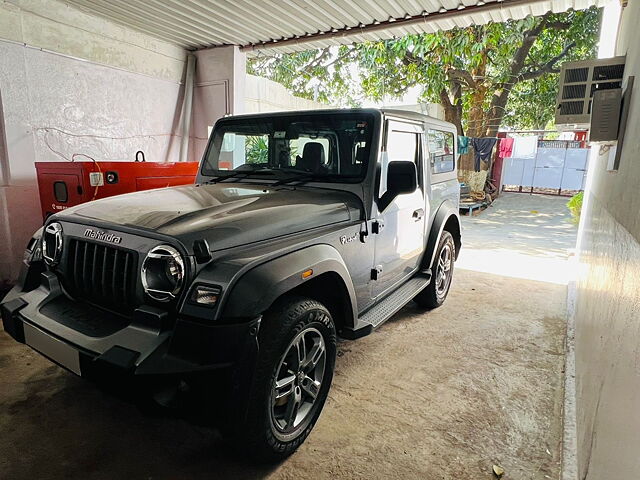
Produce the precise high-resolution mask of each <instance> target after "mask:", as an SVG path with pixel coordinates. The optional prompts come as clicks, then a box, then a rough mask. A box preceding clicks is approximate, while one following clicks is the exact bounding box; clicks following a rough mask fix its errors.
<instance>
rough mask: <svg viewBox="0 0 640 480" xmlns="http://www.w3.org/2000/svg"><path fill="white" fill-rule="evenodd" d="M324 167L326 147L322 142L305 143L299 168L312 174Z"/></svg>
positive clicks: (298, 164) (298, 163)
mask: <svg viewBox="0 0 640 480" xmlns="http://www.w3.org/2000/svg"><path fill="white" fill-rule="evenodd" d="M322 165H324V146H323V145H322V144H321V143H320V142H308V143H305V145H304V149H303V150H302V158H300V159H299V160H298V162H297V165H296V166H297V167H298V168H301V169H303V170H307V171H310V172H317V171H318V170H319V169H320V167H321V166H322Z"/></svg>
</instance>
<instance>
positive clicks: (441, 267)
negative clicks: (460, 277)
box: [413, 230, 456, 308]
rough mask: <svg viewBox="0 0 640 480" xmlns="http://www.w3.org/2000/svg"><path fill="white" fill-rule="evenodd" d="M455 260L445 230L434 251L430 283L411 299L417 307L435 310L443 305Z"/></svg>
mask: <svg viewBox="0 0 640 480" xmlns="http://www.w3.org/2000/svg"><path fill="white" fill-rule="evenodd" d="M455 258H456V245H455V242H454V241H453V237H452V236H451V234H450V233H449V232H447V231H446V230H445V231H443V232H442V236H441V237H440V243H439V244H438V248H437V250H436V256H435V261H434V265H433V270H432V276H431V283H429V286H428V287H427V288H425V289H424V290H422V291H421V292H420V293H419V294H418V295H416V296H415V297H414V299H413V300H414V301H415V302H416V303H417V304H418V305H420V306H421V307H423V308H437V307H439V306H440V305H442V304H443V303H444V301H445V299H446V298H447V294H448V293H449V287H451V279H452V278H453V263H454V260H455Z"/></svg>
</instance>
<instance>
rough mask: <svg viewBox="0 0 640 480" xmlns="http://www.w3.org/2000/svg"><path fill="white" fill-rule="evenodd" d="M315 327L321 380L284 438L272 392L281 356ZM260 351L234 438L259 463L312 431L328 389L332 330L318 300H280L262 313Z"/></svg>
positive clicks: (293, 448)
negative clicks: (301, 418) (320, 343)
mask: <svg viewBox="0 0 640 480" xmlns="http://www.w3.org/2000/svg"><path fill="white" fill-rule="evenodd" d="M309 328H314V329H316V330H317V331H319V332H320V333H321V334H322V338H323V340H324V346H325V352H326V359H325V367H324V373H323V379H322V382H321V386H320V388H319V392H318V395H317V397H316V400H315V403H314V404H313V407H312V408H311V410H310V412H309V414H308V418H309V419H310V421H309V422H308V423H307V424H305V423H306V421H305V422H302V424H301V427H302V428H300V429H299V432H296V433H295V436H294V438H291V439H289V440H288V441H282V440H281V439H279V438H277V436H276V434H274V428H276V427H275V426H274V422H273V420H272V406H271V405H272V404H271V398H272V397H271V395H272V389H273V385H274V382H275V380H276V376H277V375H278V370H279V367H280V363H281V360H282V358H283V355H285V353H286V351H287V349H288V348H289V346H290V344H291V342H292V341H293V340H294V339H295V338H296V337H297V336H298V334H299V333H300V332H302V331H304V330H306V329H309ZM258 343H259V354H258V359H257V362H256V369H255V373H254V375H253V384H252V387H251V390H250V394H249V399H248V402H247V411H246V415H245V416H244V421H241V422H240V423H239V424H236V428H234V431H233V434H232V440H233V441H234V444H235V446H236V447H237V448H239V449H240V450H241V451H243V452H245V453H246V454H248V455H249V456H250V457H251V458H252V459H253V460H254V461H257V462H268V463H272V462H277V461H280V460H282V459H284V458H286V457H287V456H289V455H291V454H292V453H293V452H295V451H296V449H297V448H298V447H299V446H300V445H301V444H302V443H303V442H304V441H305V439H306V438H307V437H308V436H309V434H310V433H311V430H312V429H313V427H314V425H315V423H316V421H317V420H318V417H319V416H320V413H321V412H322V408H323V406H324V402H325V400H326V399H327V395H328V393H329V387H330V386H331V380H332V379H333V370H334V367H335V358H336V329H335V325H334V322H333V319H332V318H331V314H330V313H329V311H328V310H327V309H326V308H325V307H324V305H322V304H321V303H319V302H317V301H315V300H311V299H309V298H304V297H288V298H284V299H283V300H281V301H279V302H278V303H277V304H276V305H274V306H273V307H272V308H271V309H270V310H269V311H268V312H266V313H265V314H264V316H263V319H262V323H261V325H260V331H259V333H258Z"/></svg>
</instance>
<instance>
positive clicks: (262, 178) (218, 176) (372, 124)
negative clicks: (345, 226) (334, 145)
mask: <svg viewBox="0 0 640 480" xmlns="http://www.w3.org/2000/svg"><path fill="white" fill-rule="evenodd" d="M287 117H289V118H287ZM314 117H316V118H317V117H333V118H335V117H343V118H344V119H345V120H348V119H350V118H353V119H354V120H358V119H362V120H364V121H366V122H367V129H368V132H367V135H368V138H367V143H368V144H369V145H368V146H367V148H368V152H367V155H366V156H365V159H364V166H363V168H362V169H361V171H360V172H359V173H357V174H341V173H336V172H328V173H327V174H323V173H318V174H313V173H312V172H308V171H305V170H299V173H298V172H296V171H293V170H295V167H283V169H282V170H280V169H279V168H271V167H267V168H261V169H256V170H255V172H263V173H256V174H252V172H251V171H250V170H238V169H237V167H236V169H231V170H221V169H210V168H208V167H209V165H208V159H209V155H210V154H213V153H214V152H213V151H212V150H213V149H215V148H220V146H218V147H216V145H215V143H216V141H219V143H221V142H222V139H221V138H220V136H221V135H222V134H223V133H222V131H223V130H227V131H233V126H234V125H244V124H246V122H263V123H270V122H273V121H274V119H275V118H277V119H280V120H281V121H282V120H285V121H287V120H289V122H290V123H297V122H301V121H304V120H308V121H314V120H315V118H314ZM381 117H382V115H381V112H379V111H377V110H374V109H341V110H332V109H327V110H312V111H300V112H278V113H274V114H254V115H238V116H231V117H224V118H221V119H219V120H218V121H217V122H216V124H215V126H214V128H213V130H212V133H211V135H210V137H209V140H208V142H207V147H206V149H205V152H204V154H203V156H202V160H201V162H200V166H199V169H198V179H197V182H198V183H217V182H218V181H221V180H223V179H225V178H227V177H233V176H236V178H238V180H237V181H238V182H245V181H249V182H250V183H255V182H256V181H257V182H260V183H271V181H273V182H274V183H281V184H282V183H289V182H291V184H296V179H295V178H296V177H298V176H300V177H306V178H305V179H304V181H302V182H301V183H305V184H307V183H321V184H332V185H335V184H357V183H361V182H362V181H363V180H364V179H365V178H367V177H368V176H369V174H370V172H371V170H372V168H373V167H375V165H372V164H374V163H375V161H376V158H377V153H378V149H379V145H380V143H379V138H378V137H379V130H380V125H381ZM340 150H341V149H340V148H338V149H337V150H336V152H335V153H336V155H340ZM267 171H270V172H272V174H266V172H267ZM240 172H242V175H241V176H239V177H238V174H239V173H240ZM255 172H254V173H255ZM310 177H313V178H310Z"/></svg>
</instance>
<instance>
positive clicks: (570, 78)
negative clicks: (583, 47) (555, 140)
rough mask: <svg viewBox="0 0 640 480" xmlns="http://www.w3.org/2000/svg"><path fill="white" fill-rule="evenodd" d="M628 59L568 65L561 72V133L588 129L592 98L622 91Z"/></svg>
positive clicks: (558, 108)
mask: <svg viewBox="0 0 640 480" xmlns="http://www.w3.org/2000/svg"><path fill="white" fill-rule="evenodd" d="M624 62H625V57H613V58H604V59H600V60H583V61H580V62H567V63H565V64H564V65H562V68H561V70H560V87H559V89H558V99H557V102H556V127H557V128H558V130H573V129H587V128H589V124H590V121H591V107H592V102H593V95H594V94H595V93H596V92H600V91H604V90H613V89H618V88H621V86H622V77H623V75H624Z"/></svg>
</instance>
